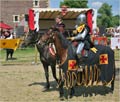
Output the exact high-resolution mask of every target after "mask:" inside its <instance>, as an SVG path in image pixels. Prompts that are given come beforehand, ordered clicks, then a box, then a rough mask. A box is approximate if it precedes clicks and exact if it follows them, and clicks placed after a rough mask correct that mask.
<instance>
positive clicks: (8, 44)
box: [0, 39, 20, 50]
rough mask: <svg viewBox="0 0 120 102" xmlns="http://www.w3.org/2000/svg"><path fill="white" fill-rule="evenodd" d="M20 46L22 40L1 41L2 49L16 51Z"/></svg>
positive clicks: (0, 46)
mask: <svg viewBox="0 0 120 102" xmlns="http://www.w3.org/2000/svg"><path fill="white" fill-rule="evenodd" d="M19 44H20V39H0V48H8V49H14V50H16V49H17V48H18V46H19Z"/></svg>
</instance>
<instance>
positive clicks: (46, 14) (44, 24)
mask: <svg viewBox="0 0 120 102" xmlns="http://www.w3.org/2000/svg"><path fill="white" fill-rule="evenodd" d="M31 10H33V11H34V14H35V16H37V17H35V18H34V21H35V22H36V23H35V26H36V25H39V27H38V28H40V30H41V31H44V30H46V29H48V28H49V27H51V26H52V25H54V24H55V20H54V19H55V17H56V16H57V15H61V14H62V13H61V12H62V10H61V8H31ZM89 10H90V11H92V15H93V17H92V18H94V19H92V22H93V24H92V25H93V27H95V26H96V17H97V14H96V13H95V11H96V10H95V9H91V8H67V13H66V15H64V16H62V18H63V21H64V23H65V25H66V29H74V28H75V25H76V18H77V17H78V15H80V14H81V13H86V12H88V11H89ZM38 21H39V22H38ZM94 25H95V26H94ZM93 29H94V28H93Z"/></svg>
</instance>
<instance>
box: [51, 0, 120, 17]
mask: <svg viewBox="0 0 120 102" xmlns="http://www.w3.org/2000/svg"><path fill="white" fill-rule="evenodd" d="M60 1H62V0H50V7H51V8H59V4H60ZM103 3H108V4H109V5H111V6H112V13H113V15H120V0H88V7H89V8H94V9H99V8H100V7H101V5H102V4H103Z"/></svg>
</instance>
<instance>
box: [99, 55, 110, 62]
mask: <svg viewBox="0 0 120 102" xmlns="http://www.w3.org/2000/svg"><path fill="white" fill-rule="evenodd" d="M99 62H100V64H108V54H101V55H100V58H99Z"/></svg>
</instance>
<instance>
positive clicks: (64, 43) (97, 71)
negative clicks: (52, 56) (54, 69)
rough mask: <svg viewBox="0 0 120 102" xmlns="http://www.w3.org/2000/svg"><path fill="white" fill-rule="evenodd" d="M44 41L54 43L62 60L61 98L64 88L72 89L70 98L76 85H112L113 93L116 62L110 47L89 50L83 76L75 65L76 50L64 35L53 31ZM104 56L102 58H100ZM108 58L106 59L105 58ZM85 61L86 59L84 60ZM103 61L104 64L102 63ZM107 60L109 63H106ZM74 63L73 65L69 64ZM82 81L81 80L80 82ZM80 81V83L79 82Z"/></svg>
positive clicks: (99, 46) (97, 46) (45, 36)
mask: <svg viewBox="0 0 120 102" xmlns="http://www.w3.org/2000/svg"><path fill="white" fill-rule="evenodd" d="M42 38H43V40H42V41H43V42H44V41H50V42H52V43H54V45H55V47H56V53H57V56H58V57H59V59H60V68H61V69H62V75H61V81H60V83H59V89H60V91H59V92H60V97H63V94H64V90H63V86H64V85H65V86H66V87H67V88H71V91H70V96H72V95H73V94H74V86H75V85H88V83H89V82H90V80H91V81H92V82H91V85H93V84H94V82H96V84H98V83H99V82H101V84H102V85H107V84H108V83H109V84H111V89H112V91H113V90H114V79H115V61H114V52H113V50H112V49H111V48H110V47H107V46H102V45H96V46H95V48H94V49H96V50H95V52H94V51H92V50H89V52H88V58H85V60H82V61H84V62H83V63H82V64H83V65H82V70H81V71H80V72H82V74H81V73H80V75H78V73H79V70H78V69H80V68H78V66H77V63H73V62H75V60H76V54H75V49H74V47H73V46H72V44H71V42H69V41H68V40H67V39H66V38H64V36H63V35H62V34H60V33H59V32H58V31H57V30H54V29H53V30H52V31H51V32H50V33H49V35H48V34H47V35H43V36H42V37H41V39H42ZM101 56H102V58H100V57H101ZM105 56H106V58H104V57H105ZM83 59H84V58H83ZM101 60H102V62H103V63H101ZM105 60H107V62H106V61H105ZM70 61H73V62H72V64H70V63H69V62H70ZM69 65H71V66H72V68H73V70H70V69H69V67H70V66H69ZM79 79H80V80H79ZM78 80H79V81H78Z"/></svg>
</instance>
